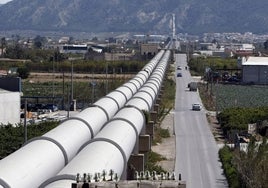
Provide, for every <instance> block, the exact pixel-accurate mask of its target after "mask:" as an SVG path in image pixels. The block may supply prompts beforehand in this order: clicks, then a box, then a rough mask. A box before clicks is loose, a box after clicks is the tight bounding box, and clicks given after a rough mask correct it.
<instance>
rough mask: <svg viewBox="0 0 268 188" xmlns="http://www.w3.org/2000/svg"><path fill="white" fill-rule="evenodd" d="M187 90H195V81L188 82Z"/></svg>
mask: <svg viewBox="0 0 268 188" xmlns="http://www.w3.org/2000/svg"><path fill="white" fill-rule="evenodd" d="M188 88H189V91H197V82H190V83H189V84H188Z"/></svg>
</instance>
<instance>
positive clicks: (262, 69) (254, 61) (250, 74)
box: [242, 56, 268, 84]
mask: <svg viewBox="0 0 268 188" xmlns="http://www.w3.org/2000/svg"><path fill="white" fill-rule="evenodd" d="M242 72H243V82H244V83H252V84H268V57H252V56H250V57H247V58H242Z"/></svg>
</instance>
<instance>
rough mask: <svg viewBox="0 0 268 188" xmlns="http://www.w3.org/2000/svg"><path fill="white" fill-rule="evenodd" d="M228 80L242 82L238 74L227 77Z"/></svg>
mask: <svg viewBox="0 0 268 188" xmlns="http://www.w3.org/2000/svg"><path fill="white" fill-rule="evenodd" d="M227 81H228V82H240V79H238V78H237V76H231V77H230V78H228V79H227Z"/></svg>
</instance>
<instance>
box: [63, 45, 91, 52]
mask: <svg viewBox="0 0 268 188" xmlns="http://www.w3.org/2000/svg"><path fill="white" fill-rule="evenodd" d="M87 51H88V46H87V45H86V44H65V45H63V46H61V47H60V52H61V53H73V54H85V53H87Z"/></svg>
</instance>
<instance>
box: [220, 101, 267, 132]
mask: <svg viewBox="0 0 268 188" xmlns="http://www.w3.org/2000/svg"><path fill="white" fill-rule="evenodd" d="M217 119H218V122H219V123H220V125H221V128H222V129H223V132H224V133H225V135H226V134H227V133H228V132H230V131H231V130H240V131H243V130H244V131H245V130H247V128H248V124H250V123H258V124H259V125H261V126H262V127H260V128H263V129H265V126H267V125H265V122H266V120H268V107H267V106H266V107H258V108H241V107H237V108H228V109H225V110H223V111H222V112H220V113H219V114H218V116H217Z"/></svg>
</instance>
